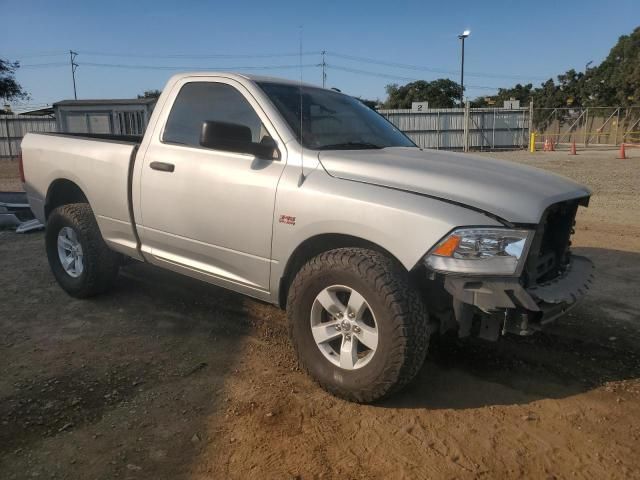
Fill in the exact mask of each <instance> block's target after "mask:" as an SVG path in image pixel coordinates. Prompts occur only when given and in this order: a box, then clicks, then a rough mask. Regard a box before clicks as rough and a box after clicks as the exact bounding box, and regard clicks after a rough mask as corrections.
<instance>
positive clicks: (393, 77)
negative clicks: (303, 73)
mask: <svg viewBox="0 0 640 480" xmlns="http://www.w3.org/2000/svg"><path fill="white" fill-rule="evenodd" d="M327 68H333V69H334V70H341V71H343V72H349V73H357V74H362V75H369V76H372V77H380V78H388V79H391V80H404V81H406V82H415V81H418V80H420V78H415V77H404V76H400V75H393V74H388V73H380V72H372V71H369V70H360V69H358V68H350V67H344V66H342V65H335V64H333V63H330V64H327ZM467 86H468V87H469V88H476V89H483V90H498V89H499V88H501V87H491V86H488V85H467Z"/></svg>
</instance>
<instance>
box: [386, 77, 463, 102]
mask: <svg viewBox="0 0 640 480" xmlns="http://www.w3.org/2000/svg"><path fill="white" fill-rule="evenodd" d="M386 91H387V101H386V102H385V103H384V107H385V108H411V103H412V102H429V107H430V108H450V107H453V106H454V105H455V104H456V101H457V99H459V98H460V85H459V84H457V83H456V82H454V81H453V80H449V79H446V78H439V79H437V80H433V81H431V82H428V81H426V80H418V81H416V82H411V83H407V84H406V85H402V86H400V85H397V84H391V85H387V86H386Z"/></svg>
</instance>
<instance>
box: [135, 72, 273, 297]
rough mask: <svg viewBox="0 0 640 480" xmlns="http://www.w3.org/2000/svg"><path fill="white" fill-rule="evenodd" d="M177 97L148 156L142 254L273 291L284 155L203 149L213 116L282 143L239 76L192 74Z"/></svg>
mask: <svg viewBox="0 0 640 480" xmlns="http://www.w3.org/2000/svg"><path fill="white" fill-rule="evenodd" d="M172 94H173V95H172V96H170V97H169V99H168V101H169V103H170V100H171V98H172V97H173V98H175V100H174V102H173V105H172V107H171V109H170V111H169V112H168V113H164V114H163V115H161V117H160V118H159V120H158V122H159V123H158V127H160V128H156V130H155V131H156V132H160V133H159V134H157V133H154V135H155V136H156V137H157V138H152V139H151V141H150V143H149V146H148V148H147V151H146V153H145V154H144V159H143V165H142V172H141V176H140V182H141V184H140V214H141V218H140V224H139V225H138V227H139V232H140V237H141V242H142V251H143V253H145V255H146V257H147V258H148V259H149V261H151V262H152V263H157V264H161V265H162V266H165V267H168V268H171V269H173V270H177V271H182V272H183V273H187V274H190V275H191V276H200V277H205V279H207V280H210V281H212V282H213V283H218V284H221V285H223V286H227V287H231V288H234V287H235V289H239V290H245V291H246V290H247V289H249V290H262V291H266V290H268V289H269V274H270V262H271V260H270V258H271V235H272V222H273V209H274V203H275V195H276V187H277V185H278V180H279V178H280V175H281V173H282V170H283V168H284V160H282V159H281V160H274V159H270V160H269V159H261V158H257V157H256V156H255V155H252V154H245V153H235V152H233V151H225V150H223V149H220V150H216V149H211V148H204V147H202V146H201V145H200V135H201V132H202V127H203V123H204V122H207V121H208V122H211V121H215V122H225V123H227V124H229V123H232V124H236V125H243V126H245V127H248V128H249V129H250V130H251V137H252V141H253V142H260V141H261V140H262V141H264V140H270V139H269V138H267V137H269V136H271V137H272V138H274V140H275V137H276V133H275V130H273V127H272V125H271V124H270V122H269V121H268V119H267V118H266V116H265V114H264V112H263V111H262V109H261V108H260V106H259V105H258V104H257V102H256V100H255V99H254V98H253V97H252V96H251V94H250V93H249V92H248V91H247V90H246V89H245V88H244V87H243V86H242V85H241V84H239V83H237V82H235V81H233V80H225V79H220V80H216V81H202V79H201V78H198V79H196V80H193V79H192V80H189V79H186V80H185V81H184V82H182V83H179V84H178V85H176V87H175V88H174V90H173V91H172ZM158 108H159V107H158ZM163 122H164V123H163ZM266 124H267V125H269V126H268V127H267V126H265V125H266ZM245 131H246V129H245ZM238 287H240V288H238ZM242 287H245V288H244V289H243V288H242Z"/></svg>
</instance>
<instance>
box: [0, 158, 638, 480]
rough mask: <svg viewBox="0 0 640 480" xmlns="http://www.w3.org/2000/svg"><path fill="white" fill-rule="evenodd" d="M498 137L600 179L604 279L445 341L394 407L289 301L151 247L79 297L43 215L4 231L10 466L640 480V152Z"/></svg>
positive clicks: (588, 241) (580, 238) (1, 386)
mask: <svg viewBox="0 0 640 480" xmlns="http://www.w3.org/2000/svg"><path fill="white" fill-rule="evenodd" d="M638 153H640V152H638ZM492 155H494V156H498V157H501V158H511V159H513V160H514V161H518V162H527V163H530V164H533V165H536V166H539V167H541V168H545V169H549V170H552V171H556V172H559V173H562V174H564V175H567V176H570V177H573V178H576V179H577V180H579V181H581V182H585V183H587V184H588V185H590V186H591V188H593V191H594V197H593V199H592V202H591V206H590V207H589V209H587V210H585V211H583V212H581V213H580V216H579V219H578V222H579V223H578V227H577V233H576V235H575V241H574V245H575V246H576V248H575V250H576V252H577V253H580V254H584V255H588V256H590V257H591V258H592V259H593V260H594V262H595V263H596V267H597V279H596V282H595V285H594V287H593V289H592V291H591V292H590V294H589V296H588V297H587V298H586V299H585V301H584V302H583V303H582V304H581V305H579V306H578V307H577V308H576V309H575V310H573V311H572V312H571V313H570V314H569V315H568V316H567V317H566V318H564V319H563V320H562V321H560V322H559V323H557V324H556V325H554V326H553V327H551V328H550V329H549V330H547V331H546V332H545V333H542V334H538V335H536V336H534V337H530V338H519V337H513V336H510V337H505V338H504V339H502V340H501V341H500V342H498V343H496V344H492V343H484V342H479V341H475V342H466V343H462V344H459V345H449V346H447V347H444V346H443V345H442V344H435V345H434V346H433V348H432V350H431V353H430V355H429V358H428V360H427V362H426V364H425V366H424V368H423V369H422V370H421V372H420V373H419V375H418V377H417V378H416V380H415V381H414V382H413V383H412V384H411V385H410V386H409V388H407V389H406V390H404V391H403V392H401V393H400V394H397V395H396V396H394V397H393V398H390V399H389V400H386V401H384V402H381V403H378V404H375V405H368V406H362V405H355V404H350V403H347V402H344V401H341V400H339V399H336V398H334V397H332V396H330V395H328V394H326V393H324V392H323V391H322V390H320V389H319V388H318V387H317V386H316V385H315V384H314V383H313V382H312V381H311V380H310V379H309V378H307V377H306V376H305V375H304V374H303V373H302V372H300V371H299V370H298V369H297V367H296V363H295V360H294V356H293V354H292V350H291V348H290V346H289V344H288V340H287V336H286V326H285V317H284V314H283V313H282V312H281V311H279V310H278V309H276V308H275V307H272V306H269V305H265V304H262V303H259V302H257V301H253V300H250V299H247V298H244V297H241V296H239V295H236V294H233V293H229V292H226V291H224V290H221V289H219V288H216V287H212V286H209V285H206V284H203V283H200V282H197V281H194V280H190V279H188V278H185V277H181V276H178V275H175V274H172V273H169V272H164V271H161V270H158V269H156V268H153V267H150V266H147V265H139V264H136V265H129V266H127V267H125V268H123V271H122V274H121V278H120V280H119V283H118V286H117V288H116V290H115V291H113V292H111V293H109V294H107V295H104V296H102V297H99V298H95V299H92V300H83V301H81V300H74V299H71V298H69V297H68V296H67V295H66V294H65V293H64V292H63V291H62V290H61V289H60V288H59V287H58V286H57V284H56V283H55V282H54V280H53V277H52V275H51V274H50V272H49V267H48V265H47V261H46V258H45V255H44V250H43V235H42V233H37V234H32V235H26V236H20V235H16V234H14V233H13V232H9V231H0V272H1V275H0V296H1V300H0V328H1V330H0V356H1V360H0V422H1V423H0V472H2V474H1V475H0V477H2V478H6V479H14V478H15V479H18V478H20V479H22V478H57V479H61V478H69V479H76V478H77V479H112V478H127V479H164V478H167V479H194V480H200V479H209V478H215V479H218V478H238V479H245V478H255V479H264V478H278V479H280V478H283V479H287V478H290V479H316V478H317V479H321V478H323V479H331V478H354V479H359V478H367V479H368V478H394V479H395V478H398V479H401V478H405V479H414V478H447V479H454V478H455V479H467V478H468V479H472V478H487V479H493V478H545V479H546V478H585V479H591V478H620V479H623V478H624V479H627V478H640V456H639V453H640V447H639V445H640V420H639V419H640V380H639V379H640V314H639V312H640V298H639V296H638V291H639V290H638V285H639V284H640V213H638V212H640V195H639V193H640V192H639V187H638V185H640V177H639V172H640V155H635V158H634V159H631V160H625V161H623V160H615V159H614V156H615V154H614V152H611V151H609V152H589V153H588V154H587V153H584V152H580V155H579V156H577V157H569V156H567V154H566V152H556V153H547V154H542V153H540V154H535V155H530V154H528V153H525V152H509V153H500V154H492ZM3 171H5V172H6V171H7V170H5V169H4V168H3V167H1V166H0V172H3ZM0 177H1V176H0ZM5 180H6V177H5ZM1 185H5V183H2V184H1Z"/></svg>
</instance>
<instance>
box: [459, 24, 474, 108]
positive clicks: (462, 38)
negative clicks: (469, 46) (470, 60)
mask: <svg viewBox="0 0 640 480" xmlns="http://www.w3.org/2000/svg"><path fill="white" fill-rule="evenodd" d="M470 34H471V32H470V31H469V30H465V31H464V32H462V33H461V34H460V35H458V38H459V39H460V40H461V41H462V62H461V65H460V107H462V106H463V104H464V39H465V38H467V37H468V36H469V35H470Z"/></svg>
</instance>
